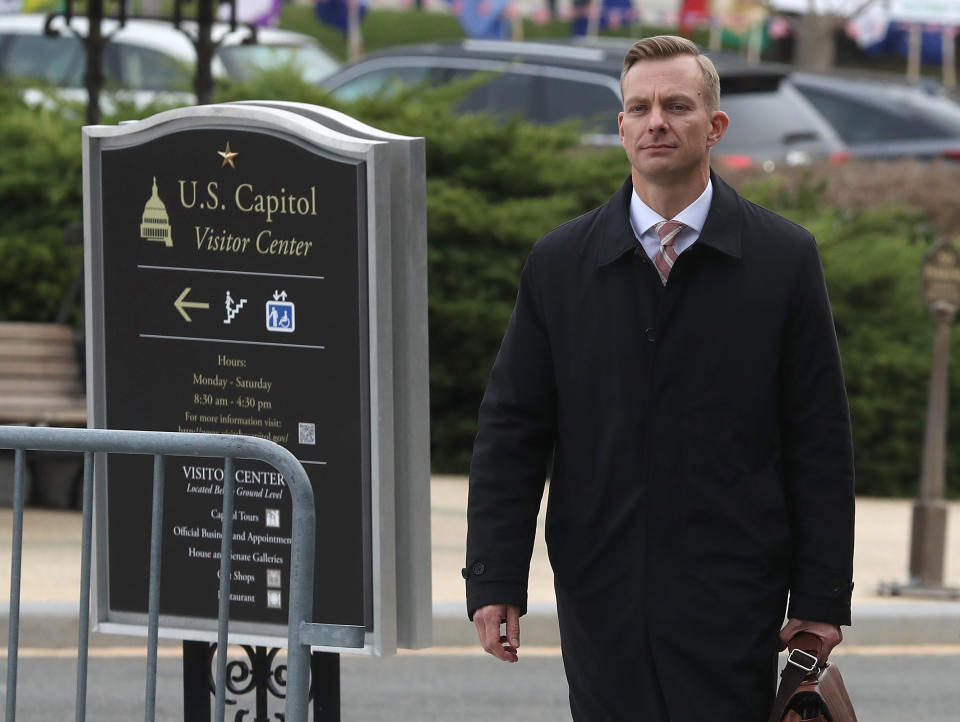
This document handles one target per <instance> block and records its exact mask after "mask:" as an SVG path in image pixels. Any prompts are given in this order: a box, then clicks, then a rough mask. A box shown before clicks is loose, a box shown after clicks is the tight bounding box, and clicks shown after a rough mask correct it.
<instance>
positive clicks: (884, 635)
mask: <svg viewBox="0 0 960 722" xmlns="http://www.w3.org/2000/svg"><path fill="white" fill-rule="evenodd" d="M466 492H467V485H466V482H465V480H464V479H463V478H462V477H445V476H439V477H435V478H434V479H433V480H432V483H431V494H432V500H431V506H432V524H431V529H432V537H433V542H432V546H433V558H432V565H433V600H434V617H435V624H434V643H435V644H441V645H451V644H457V645H459V644H472V643H473V642H474V632H473V628H472V626H473V625H471V624H469V622H467V620H466V616H465V613H464V601H463V579H462V578H461V576H460V568H461V567H462V566H463V565H464V554H465V551H464V546H465V545H464V538H465V535H466V513H465V510H466ZM543 508H545V505H544V507H543ZM911 509H912V502H911V501H909V500H894V499H867V498H861V499H858V500H857V536H856V550H855V558H854V577H855V580H856V587H855V590H854V596H853V600H854V627H853V628H852V629H851V630H850V634H848V635H847V638H848V641H855V642H857V643H861V644H898V643H929V644H933V643H941V644H943V643H946V644H960V601H939V602H938V601H918V600H911V599H905V598H896V597H894V598H891V597H881V596H879V595H878V593H877V589H878V587H879V586H880V585H881V584H882V583H884V582H888V583H889V582H902V581H905V580H906V576H907V568H908V555H909V548H910V523H911ZM11 523H12V513H11V511H10V510H9V509H0V579H9V578H10V568H9V564H10V536H11V535H10V529H11ZM945 569H946V575H945V582H946V584H948V585H951V586H956V587H960V503H957V502H955V503H952V504H951V505H950V517H949V522H948V537H947V553H946V567H945ZM79 570H80V514H79V513H78V512H66V511H51V510H46V509H33V508H30V509H27V510H26V513H25V524H24V557H23V586H22V593H21V600H22V604H23V613H24V614H25V615H27V616H30V615H33V616H39V617H41V618H42V617H43V616H47V615H51V614H53V613H54V612H56V611H57V610H60V613H64V610H70V609H71V608H75V606H74V605H75V604H76V600H77V599H78V597H79V588H80V575H79ZM4 601H5V596H4ZM529 601H530V613H529V615H528V618H527V620H526V622H525V628H524V641H525V643H527V644H556V642H557V632H556V612H555V602H554V596H553V583H552V575H551V571H550V566H549V562H548V561H547V554H546V549H545V547H544V543H543V513H542V511H541V516H540V519H539V523H538V530H537V540H536V546H535V550H534V556H533V562H532V564H531V571H530V597H529ZM5 606H6V605H5V604H0V608H5Z"/></svg>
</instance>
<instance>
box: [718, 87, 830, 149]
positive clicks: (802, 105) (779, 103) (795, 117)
mask: <svg viewBox="0 0 960 722" xmlns="http://www.w3.org/2000/svg"><path fill="white" fill-rule="evenodd" d="M720 110H722V111H724V112H725V113H726V114H727V115H728V116H730V126H729V127H728V128H727V132H726V133H725V134H724V136H723V139H722V140H721V141H720V142H719V143H718V144H717V150H718V151H720V152H722V153H739V152H748V153H753V152H761V153H763V152H770V151H784V150H786V151H789V150H791V149H797V150H816V149H818V148H819V149H822V148H823V146H824V144H825V143H826V142H827V140H828V139H827V138H826V137H825V134H824V130H825V129H824V128H823V126H824V121H823V119H821V118H819V117H818V116H817V114H816V111H814V110H813V109H812V108H810V107H809V106H808V105H807V103H806V101H804V99H803V97H802V96H800V95H799V94H798V93H797V92H796V91H790V90H788V89H787V86H783V85H781V86H780V87H779V88H778V89H776V90H774V91H763V92H756V93H729V94H726V93H725V94H723V95H721V97H720ZM826 130H827V132H829V129H826Z"/></svg>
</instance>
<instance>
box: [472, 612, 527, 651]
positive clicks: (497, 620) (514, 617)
mask: <svg viewBox="0 0 960 722" xmlns="http://www.w3.org/2000/svg"><path fill="white" fill-rule="evenodd" d="M473 623H474V624H475V625H476V627H477V635H478V636H479V637H480V646H481V647H483V649H484V651H485V652H488V653H489V654H492V655H493V656H494V657H496V658H497V659H502V660H503V661H504V662H516V661H517V649H518V648H519V647H520V607H518V606H517V605H515V604H488V605H487V606H485V607H480V608H479V609H478V610H477V611H475V612H474V613H473ZM501 624H506V625H507V630H506V631H507V633H506V634H505V635H502V634H500V625H501Z"/></svg>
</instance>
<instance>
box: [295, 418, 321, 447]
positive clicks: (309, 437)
mask: <svg viewBox="0 0 960 722" xmlns="http://www.w3.org/2000/svg"><path fill="white" fill-rule="evenodd" d="M299 431H300V443H301V444H309V445H310V446H313V445H314V444H316V443H317V425H316V424H305V423H303V422H302V421H301V422H300V424H299Z"/></svg>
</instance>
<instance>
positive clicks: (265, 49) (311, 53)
mask: <svg viewBox="0 0 960 722" xmlns="http://www.w3.org/2000/svg"><path fill="white" fill-rule="evenodd" d="M217 55H218V56H219V58H220V59H221V60H222V61H223V64H224V65H225V66H226V68H227V72H228V73H229V74H230V77H231V78H234V79H235V80H250V79H251V78H252V77H253V76H254V75H256V73H257V72H258V71H262V70H275V69H277V68H283V67H287V66H289V67H293V68H296V69H297V70H298V71H299V74H300V76H301V77H302V78H303V79H304V80H305V81H307V82H308V83H318V82H320V81H321V80H323V79H324V78H325V77H327V76H328V75H330V74H331V73H332V72H334V71H335V70H336V69H337V66H338V64H337V61H336V60H334V59H333V58H332V57H330V56H329V55H327V54H326V53H324V52H323V51H322V50H320V49H319V48H315V47H312V46H309V45H227V46H221V47H220V49H219V50H218V51H217Z"/></svg>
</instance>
